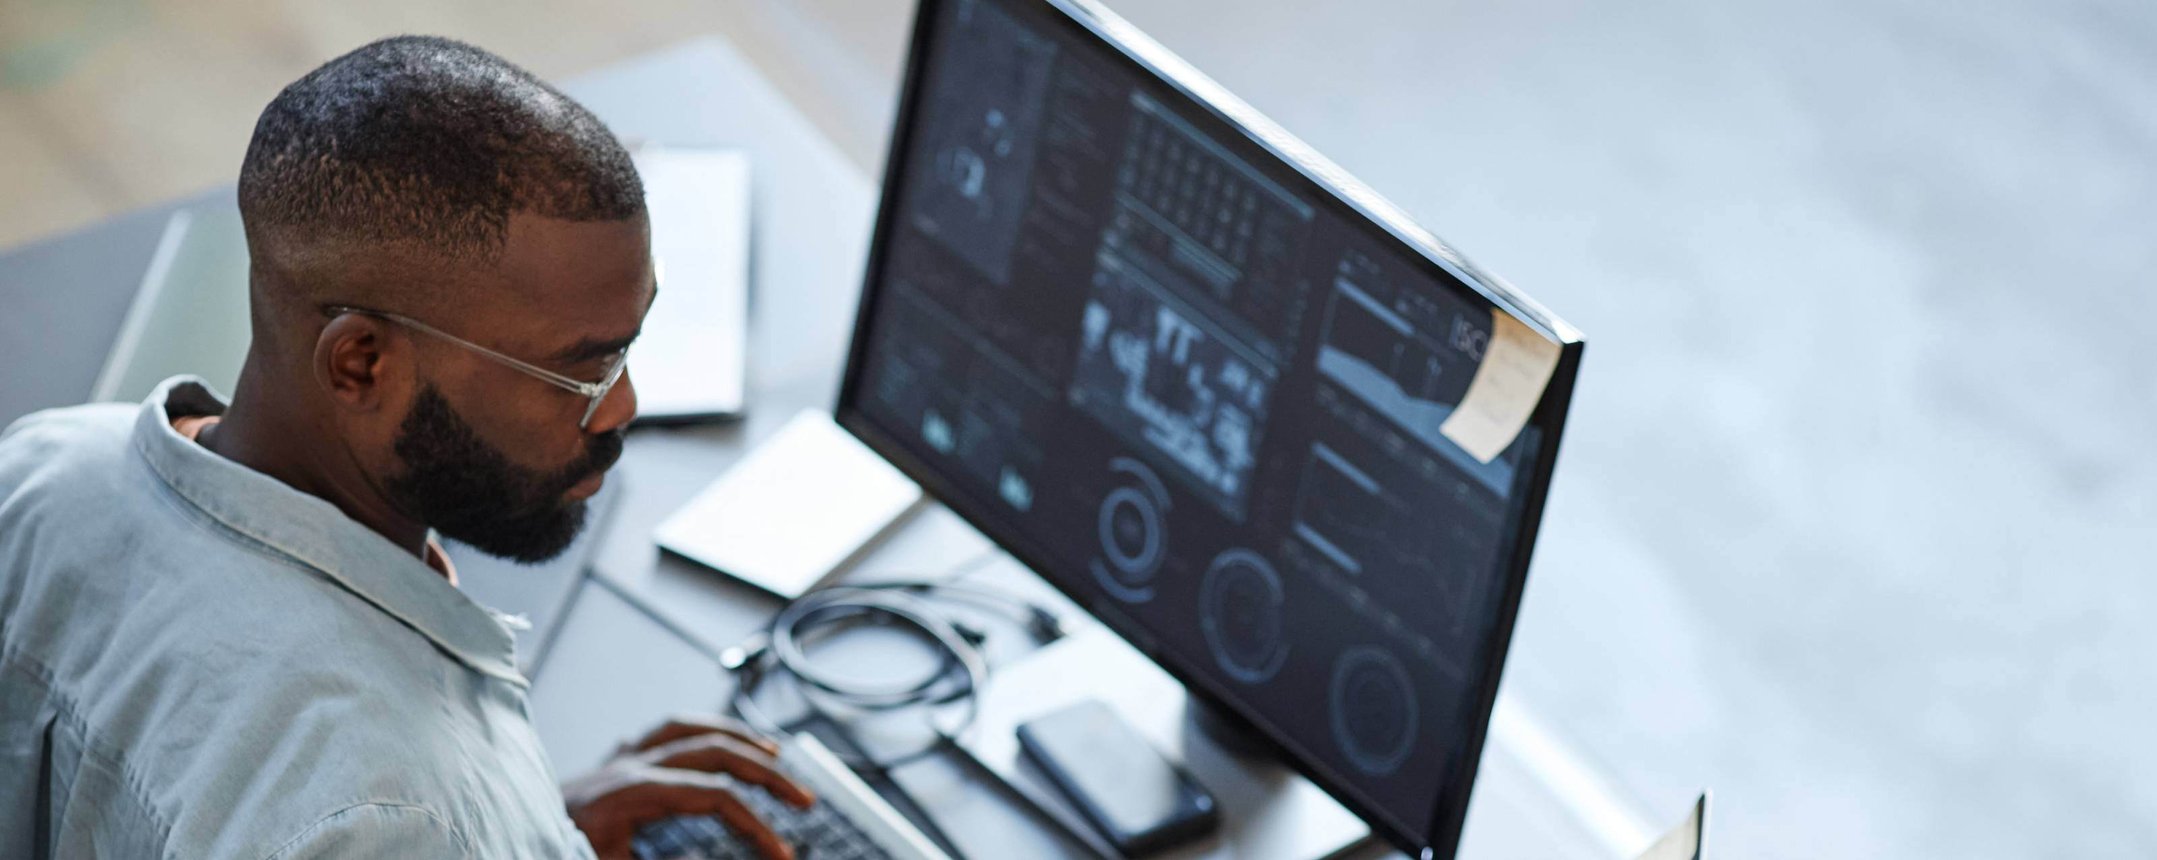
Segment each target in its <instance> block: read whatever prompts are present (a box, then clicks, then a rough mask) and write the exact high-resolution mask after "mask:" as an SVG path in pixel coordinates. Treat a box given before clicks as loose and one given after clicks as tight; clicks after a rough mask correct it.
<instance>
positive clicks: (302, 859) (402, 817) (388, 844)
mask: <svg viewBox="0 0 2157 860" xmlns="http://www.w3.org/2000/svg"><path fill="white" fill-rule="evenodd" d="M470 856H472V848H471V846H470V845H468V844H466V842H465V840H464V838H463V837H462V836H460V835H459V834H458V833H457V831H456V830H455V829H454V828H452V827H450V826H449V822H447V821H444V820H442V818H441V817H440V816H438V815H435V814H434V813H433V812H430V811H428V810H427V809H426V808H425V807H420V806H413V805H410V804H402V803H357V804H353V805H351V806H347V807H345V808H343V809H340V810H338V811H336V812H333V813H330V814H329V815H326V816H324V817H323V818H322V820H320V821H317V822H315V823H314V824H313V825H312V826H310V827H308V828H307V829H306V830H304V831H301V832H300V834H299V835H298V836H295V837H293V838H292V840H291V841H290V842H286V843H285V844H284V845H283V846H282V847H280V848H278V849H277V850H276V851H274V852H272V853H271V854H270V855H269V856H268V857H267V858H266V860H311V858H337V860H348V858H355V860H356V858H383V860H390V858H406V857H470Z"/></svg>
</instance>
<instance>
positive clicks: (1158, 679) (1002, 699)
mask: <svg viewBox="0 0 2157 860" xmlns="http://www.w3.org/2000/svg"><path fill="white" fill-rule="evenodd" d="M1084 699H1098V700H1100V701H1102V702H1105V703H1107V704H1108V705H1109V706H1110V707H1112V708H1115V709H1116V712H1117V714H1118V715H1119V716H1121V717H1123V718H1124V720H1125V721H1126V722H1129V723H1130V724H1131V727H1132V728H1134V729H1136V730H1137V731H1138V732H1139V734H1141V735H1144V736H1145V737H1146V739H1147V740H1149V741H1151V742H1152V743H1153V745H1154V747H1155V748H1156V749H1158V750H1160V751H1161V753H1162V754H1163V755H1166V756H1167V757H1168V758H1169V759H1170V760H1172V761H1176V762H1180V763H1182V764H1183V766H1184V767H1185V769H1187V770H1188V771H1190V773H1191V775H1192V777H1193V778H1195V779H1197V780H1198V781H1199V782H1200V783H1201V784H1203V785H1205V786H1206V788H1207V789H1208V790H1210V791H1212V792H1213V794H1214V797H1215V798H1216V799H1217V800H1219V801H1220V804H1221V810H1222V812H1223V813H1224V815H1223V816H1222V819H1223V820H1222V827H1221V830H1220V831H1218V832H1217V833H1215V834H1214V835H1213V836H1211V837H1208V838H1207V839H1206V840H1205V841H1203V842H1199V843H1197V844H1194V845H1190V846H1187V847H1184V848H1181V849H1177V850H1174V851H1169V852H1166V853H1164V854H1162V855H1160V858H1157V860H1188V858H1223V860H1226V858H1243V860H1315V858H1321V857H1331V856H1334V855H1337V854H1339V853H1341V852H1342V851H1344V850H1346V849H1348V848H1350V847H1353V846H1355V845H1357V844H1358V843H1361V842H1362V841H1364V840H1365V839H1368V838H1369V837H1370V827H1369V825H1366V824H1364V823H1363V821H1362V820H1361V819H1358V818H1356V817H1355V815H1353V814H1352V813H1350V812H1349V811H1348V810H1347V809H1345V808H1343V807H1342V806H1341V805H1340V803H1339V802H1337V801H1335V800H1334V799H1333V798H1332V797H1330V796H1328V795H1327V794H1326V793H1325V792H1324V791H1321V790H1319V788H1318V787H1317V786H1316V785H1313V784H1312V783H1311V782H1310V780H1307V779H1304V778H1303V777H1302V776H1300V775H1298V774H1297V773H1296V772H1295V771H1293V770H1290V769H1289V768H1288V767H1287V766H1286V765H1284V764H1282V763H1281V761H1280V759H1279V758H1278V757H1277V756H1276V755H1274V754H1272V753H1269V752H1265V751H1264V750H1265V748H1266V745H1265V744H1264V743H1263V742H1258V743H1257V744H1256V748H1257V749H1258V750H1259V751H1260V752H1259V754H1258V755H1250V754H1247V753H1245V752H1242V751H1241V750H1247V749H1252V748H1253V747H1254V744H1253V743H1251V742H1250V741H1253V740H1255V739H1254V738H1252V737H1251V736H1250V735H1248V733H1239V732H1237V731H1235V730H1233V723H1232V721H1229V720H1226V719H1222V720H1216V718H1213V717H1206V716H1203V715H1202V711H1203V710H1204V709H1203V708H1201V707H1199V706H1197V705H1196V703H1194V702H1191V701H1190V697H1189V694H1188V693H1186V692H1185V690H1184V687H1183V685H1182V684H1180V683H1177V682H1176V679H1175V678H1173V677H1170V676H1169V674H1168V673H1167V672H1165V671H1163V670H1162V669H1161V667H1159V666H1156V665H1154V663H1153V661H1151V660H1148V659H1147V658H1146V656H1145V655H1143V654H1141V653H1139V652H1138V651H1137V650H1135V649H1133V648H1132V647H1131V646H1130V645H1129V644H1127V643H1125V642H1124V641H1123V640H1122V639H1120V638H1117V636H1116V635H1115V634H1114V633H1111V632H1109V631H1108V630H1107V629H1106V628H1103V627H1100V626H1099V625H1098V624H1094V623H1091V622H1088V623H1086V624H1084V626H1081V627H1079V628H1078V629H1076V630H1074V631H1073V632H1072V633H1071V634H1070V635H1069V636H1066V637H1064V638H1063V639H1062V640H1059V641H1057V642H1055V643H1053V644H1050V645H1048V646H1046V647H1044V648H1042V649H1040V650H1038V651H1034V652H1032V653H1030V654H1028V655H1026V656H1024V657H1022V658H1020V659H1017V660H1014V661H1012V662H1010V663H1008V664H1005V665H1001V666H998V667H997V668H996V670H995V672H994V674H992V675H991V676H990V678H989V683H988V687H987V689H986V690H985V692H984V693H983V696H982V703H981V704H982V709H981V718H980V720H979V722H977V723H976V724H975V725H974V726H973V728H972V729H970V730H969V731H967V732H966V740H965V741H964V743H965V744H966V746H967V748H968V749H969V750H971V751H973V753H974V755H975V756H976V757H977V758H979V759H980V760H981V762H982V763H983V764H984V765H986V766H988V767H989V768H990V769H991V770H994V771H996V772H997V773H998V774H999V775H1002V776H1003V777H1004V778H1005V779H1007V780H1013V781H1017V782H1020V783H1024V784H1026V785H1028V786H1029V787H1032V788H1034V789H1036V790H1035V791H1034V794H1036V795H1045V796H1048V797H1051V798H1053V797H1054V790H1053V789H1052V788H1050V787H1049V786H1047V785H1046V784H1045V782H1044V781H1042V780H1040V779H1039V777H1038V776H1037V775H1035V774H1033V773H1030V771H1032V768H1025V767H1021V766H1020V763H1019V749H1018V738H1017V735H1016V732H1017V730H1018V726H1019V724H1020V723H1023V722H1026V721H1028V720H1031V719H1033V718H1035V717H1039V716H1042V715H1044V714H1047V713H1049V712H1051V711H1054V710H1056V709H1058V708H1061V707H1064V706H1066V705H1069V704H1072V703H1075V702H1078V701H1081V700H1084ZM1201 720H1205V721H1217V722H1224V723H1227V724H1228V726H1227V727H1228V728H1229V729H1230V730H1227V731H1217V730H1212V729H1201V728H1199V727H1198V724H1199V722H1200V721H1201ZM1239 735H1240V737H1242V738H1243V740H1241V741H1239V740H1237V738H1238V737H1239ZM893 775H894V777H895V778H897V780H898V782H899V783H900V784H901V785H902V786H903V787H905V788H906V790H907V791H908V792H912V793H914V794H916V796H929V794H931V793H941V794H943V795H945V796H950V794H951V793H952V792H954V791H956V790H957V789H956V786H953V785H951V784H949V783H944V784H932V783H933V775H932V774H927V773H922V772H920V771H916V770H914V769H910V768H902V769H900V770H898V771H896V772H894V774H893ZM915 782H918V783H919V784H911V783H915ZM1067 817H1068V816H1067ZM941 823H942V824H943V825H944V826H945V830H946V831H947V832H949V833H950V834H951V835H952V837H953V839H954V840H955V841H957V842H958V843H959V847H960V849H961V850H964V851H965V852H966V853H967V854H969V855H971V856H976V857H1036V856H1039V857H1047V856H1056V855H1055V854H1054V853H1053V852H1052V851H1050V850H1047V849H1042V848H1037V847H1035V846H1033V845H1030V844H1021V843H1019V842H1017V841H998V840H999V839H1004V840H1010V839H1012V838H1013V837H1012V836H1010V835H1009V834H1010V830H1011V829H1010V828H1008V827H1005V826H1002V825H1000V824H994V823H991V822H989V821H986V820H980V821H943V822H941ZM999 831H1000V832H1002V833H1003V834H1006V835H1005V836H1001V837H1000V836H998V835H997V834H998V832H999ZM976 840H980V841H976ZM1065 856H1076V855H1065Z"/></svg>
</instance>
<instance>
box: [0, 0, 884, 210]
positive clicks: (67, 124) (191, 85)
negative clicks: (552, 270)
mask: <svg viewBox="0 0 2157 860" xmlns="http://www.w3.org/2000/svg"><path fill="white" fill-rule="evenodd" d="M870 13H874V15H871V14H870ZM876 15H880V16H882V18H883V19H885V20H887V21H889V22H892V23H889V24H888V26H885V27H881V28H876V29H873V30H868V31H861V32H867V33H870V34H873V35H872V38H875V39H876V40H877V42H878V47H879V48H880V49H881V57H880V60H879V61H880V62H882V63H883V64H884V66H885V67H877V68H874V69H869V68H867V67H865V66H863V65H862V63H863V62H864V61H863V60H862V59H861V57H862V56H863V54H864V53H865V52H864V51H862V50H861V49H859V48H857V47H856V46H854V45H852V44H850V43H848V42H847V41H846V40H845V38H844V37H843V36H839V35H834V34H838V33H844V32H847V31H846V30H845V29H844V28H837V27H832V26H829V22H835V21H853V20H868V19H870V18H872V17H874V16H876ZM906 17H907V12H906V11H905V9H904V8H903V7H900V6H897V5H895V4H892V3H886V2H879V0H807V2H790V0H635V2H625V3H601V2H596V0H461V2H439V0H369V2H365V3H353V2H344V0H0V201H5V204H4V205H0V248H5V247H12V246H14V245H18V244H21V243H23V242H25V241H28V240H31V239H34V238H38V237H43V236H47V235H51V234H53V233H56V232H60V231H63V230H66V229H68V228H72V227H78V226H81V225H83V224H87V223H90V222H92V221H95V220H97V219H99V218H103V217H106V216H109V215H112V214H115V213H118V212H124V211H127V210H129V209H133V208H136V207H139V206H143V205H146V204H150V203H155V202H159V201H162V200H166V199H170V198H172V197H176V196H179V195H181V194H185V193H188V192H193V191H200V190H202V189H205V188H209V187H212V186H216V185H219V184H222V183H227V182H231V181H233V179H234V178H235V177H236V176H237V174H238V170H239V164H240V158H241V156H242V155H243V154H244V153H245V151H246V147H247V139H248V136H249V134H250V133H251V132H252V131H253V130H254V122H255V116H256V115H257V114H258V113H260V111H261V110H262V106H263V105H264V104H266V103H268V101H269V100H270V98H271V97H272V96H275V95H276V94H277V91H278V89H280V88H281V87H283V86H284V85H285V84H286V83H289V82H290V81H292V80H293V79H295V78H297V77H299V76H300V75H302V74H305V73H306V72H307V70H309V69H311V68H313V67H315V66H316V65H318V64H320V63H321V62H322V61H324V60H327V59H329V58H330V57H333V56H336V55H337V54H339V53H342V52H344V51H347V50H350V49H352V48H354V47H357V46H359V45H361V44H364V43H365V42H367V41H369V40H371V39H374V38H379V37H381V36H386V35H392V34H397V33H434V34H442V35H450V36H455V37H459V38H463V39H466V40H468V41H472V42H474V43H476V44H479V45H482V46H484V47H486V48H488V49H490V50H493V51H495V52H497V53H500V54H503V55H504V56H507V57H509V58H511V59H512V60H515V61H516V62H518V63H520V64H523V65H524V66H526V67H528V68H530V69H532V70H533V71H535V72H538V73H539V74H541V75H543V76H546V77H549V78H562V77H566V76H569V75H573V74H575V73H577V72H580V71H584V70H586V69H590V68H594V67H596V66H599V65H602V64H605V63H607V62H611V61H614V60H618V59H622V58H625V57H628V56H632V55H634V54H638V53H641V52H644V51H648V50H651V49H653V48H657V47H660V46H662V45H668V44H672V43H675V42H679V41H681V40H683V39H686V38H688V37H690V36H692V35H697V34H700V33H713V32H716V33H721V34H724V35H726V36H727V37H728V38H730V39H732V40H733V41H734V42H735V43H736V44H737V45H739V46H740V47H741V49H742V50H743V52H744V53H745V54H747V55H748V56H749V57H750V58H751V59H752V60H754V61H756V62H758V63H759V64H760V65H762V66H764V67H766V69H767V71H768V73H769V74H770V75H771V76H772V78H773V80H774V83H776V84H777V85H778V86H779V87H780V88H781V89H782V90H783V91H785V92H787V93H788V95H790V96H792V97H795V98H797V99H799V100H801V101H803V102H804V107H805V108H807V109H808V112H809V113H810V114H811V118H812V119H814V120H815V121H817V122H818V123H820V124H823V125H824V126H825V127H826V130H827V131H830V132H832V133H833V134H834V136H835V137H842V138H846V139H852V140H864V139H866V138H867V137H868V136H870V134H871V133H869V132H866V131H864V130H863V129H861V128H858V127H854V126H849V125H846V122H847V120H846V119H844V118H843V117H845V116H849V115H857V114H863V113H865V111H863V110H862V109H860V108H858V107H854V106H855V105H857V104H864V103H865V104H869V105H872V106H875V107H872V108H870V109H869V110H868V111H866V113H870V114H876V112H877V111H880V110H882V108H881V105H882V104H883V103H884V102H888V101H889V100H890V99H891V97H892V93H893V88H894V87H895V86H896V84H895V83H893V82H894V81H895V80H896V78H897V63H898V61H899V44H900V40H901V37H902V35H903V34H901V33H900V32H898V31H899V29H900V27H901V26H903V24H904V22H905V20H906ZM887 42H888V43H889V44H888V46H887V45H884V44H883V43H887ZM886 67H888V68H886ZM872 74H873V75H875V76H878V77H880V79H881V82H879V83H876V84H875V85H873V86H869V87H861V86H857V85H855V84H854V83H853V82H854V81H858V80H864V79H868V78H870V77H871V76H872ZM824 93H833V94H836V95H832V96H826V95H823V94H824ZM842 108H844V110H842ZM876 115H877V116H878V118H879V119H880V117H881V114H876ZM875 133H876V134H880V133H881V131H880V130H879V131H877V132H875ZM853 154H854V155H856V157H858V158H863V159H866V158H868V157H869V156H868V155H867V151H866V150H863V151H860V152H855V153H853Z"/></svg>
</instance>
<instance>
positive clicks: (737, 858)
mask: <svg viewBox="0 0 2157 860" xmlns="http://www.w3.org/2000/svg"><path fill="white" fill-rule="evenodd" d="M779 770H780V771H781V772H783V773H785V774H786V775H787V776H788V777H790V778H792V779H793V780H794V781H795V782H796V783H798V784H800V785H801V787H803V788H806V789H808V790H809V791H810V792H811V793H813V794H815V795H816V805H815V806H811V807H809V808H808V809H806V810H802V809H795V808H793V807H791V806H787V805H786V804H784V803H782V802H780V801H779V800H778V799H777V798H774V797H772V796H771V795H770V794H769V793H767V792H765V791H764V790H762V789H759V788H755V787H751V786H747V785H744V786H743V787H742V790H741V791H740V792H738V796H739V797H740V798H741V799H742V802H744V803H746V804H748V806H749V808H750V809H752V810H754V811H755V812H756V814H757V816H758V817H759V818H762V819H763V820H764V823H766V824H768V825H770V826H771V828H772V830H774V831H776V832H777V833H778V834H779V837H780V838H781V839H785V840H786V841H787V842H788V843H790V844H792V845H793V846H794V856H795V857H796V858H799V860H950V855H948V854H946V853H945V852H944V851H943V849H941V848H938V847H937V845H936V843H935V842H934V841H932V840H930V838H929V837H928V835H927V834H924V833H923V832H922V831H921V829H920V828H918V827H915V826H914V824H913V823H912V822H910V821H908V820H907V819H906V818H905V816H902V815H900V814H899V811H898V810H897V809H895V808H893V807H892V805H891V804H890V803H888V802H886V801H885V800H884V798H883V797H882V796H881V795H878V794H877V793H876V790H875V789H873V788H870V787H869V784H868V783H866V782H863V781H862V779H861V777H859V776H856V775H855V774H854V772H853V771H852V770H851V769H849V768H847V766H846V763H845V762H842V761H840V760H839V757H838V756H837V755H835V754H833V753H832V751H831V749H830V748H829V747H826V746H824V743H823V742H822V741H819V740H817V738H816V736H815V735H813V734H810V733H808V732H805V731H804V732H796V733H794V734H793V735H792V736H789V737H787V738H786V739H784V740H782V741H780V743H779ZM634 849H635V851H636V855H637V857H638V860H677V858H679V860H761V858H760V857H759V856H758V855H757V853H756V849H755V848H753V847H751V846H750V845H749V844H748V843H747V842H745V841H744V840H741V839H738V838H736V837H735V836H734V834H733V833H731V832H729V831H728V830H727V829H726V825H724V824H721V823H720V821H719V819H718V818H715V817H712V816H706V815H698V816H686V815H685V816H677V817H674V818H669V819H666V820H664V821H660V822H658V823H655V824H652V825H650V826H647V827H645V828H644V830H643V831H642V832H640V833H638V834H637V840H636V842H635V844H634Z"/></svg>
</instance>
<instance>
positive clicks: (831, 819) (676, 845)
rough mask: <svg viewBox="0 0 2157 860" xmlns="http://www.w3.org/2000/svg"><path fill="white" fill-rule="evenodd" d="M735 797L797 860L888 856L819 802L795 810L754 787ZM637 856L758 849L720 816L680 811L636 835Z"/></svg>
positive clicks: (703, 859)
mask: <svg viewBox="0 0 2157 860" xmlns="http://www.w3.org/2000/svg"><path fill="white" fill-rule="evenodd" d="M735 796H736V797H739V798H741V799H742V802H743V803H746V804H748V805H749V808H750V809H752V810H755V811H756V814H757V817H759V818H762V819H764V823H765V824H768V825H771V829H772V830H774V831H776V832H777V833H778V834H779V838H781V839H784V840H786V841H787V842H788V843H790V844H792V845H793V846H794V856H795V857H796V858H797V860H890V855H888V854H885V853H884V850H883V849H881V848H878V847H876V845H875V843H872V842H870V841H869V837H867V836H865V835H863V834H862V832H861V830H860V829H859V828H856V827H855V826H854V823H853V822H851V821H848V820H847V819H846V816H843V815H840V814H839V813H838V812H836V811H834V810H833V809H832V808H831V807H830V806H827V805H825V804H824V803H822V802H819V803H817V804H816V805H815V806H812V807H809V808H808V809H795V808H794V807H791V806H788V805H786V804H784V803H781V802H780V801H779V800H778V799H777V798H774V797H772V796H771V795H770V794H767V793H765V792H764V790H763V789H760V788H756V787H753V786H746V785H745V786H741V787H740V788H738V789H736V791H735ZM634 847H635V849H636V853H637V858H638V860H675V858H683V860H760V858H759V857H758V855H757V853H756V848H755V847H753V846H751V845H750V844H749V843H748V842H747V841H744V840H742V839H740V838H737V837H736V836H735V835H734V834H733V832H731V831H729V830H727V829H726V825H725V824H723V823H721V822H720V821H719V819H717V818H714V817H711V816H708V815H683V816H676V817H674V818H669V819H666V820H664V821H659V822H656V823H653V824H651V825H648V826H646V827H645V828H644V829H643V830H642V831H639V832H638V833H637V840H636V843H635V846H634Z"/></svg>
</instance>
